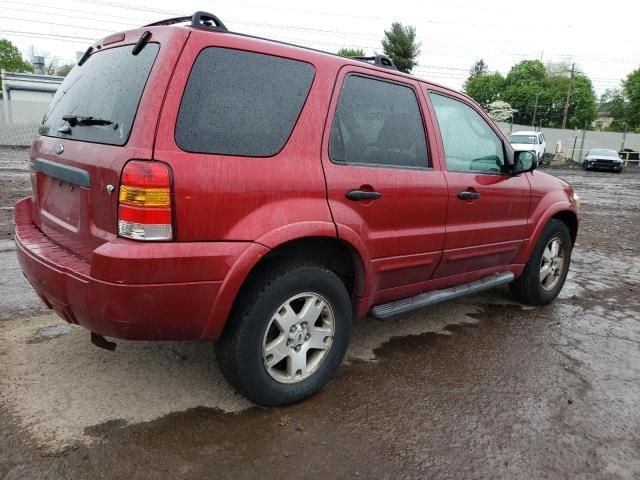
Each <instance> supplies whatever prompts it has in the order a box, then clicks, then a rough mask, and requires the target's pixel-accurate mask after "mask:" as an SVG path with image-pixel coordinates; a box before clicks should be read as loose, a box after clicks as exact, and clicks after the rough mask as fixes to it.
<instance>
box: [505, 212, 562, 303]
mask: <svg viewBox="0 0 640 480" xmlns="http://www.w3.org/2000/svg"><path fill="white" fill-rule="evenodd" d="M555 238H557V239H559V240H560V242H561V248H563V249H564V252H563V255H564V261H563V265H562V268H561V271H560V274H559V276H558V283H557V284H556V285H555V286H554V287H553V288H551V289H549V290H547V289H545V288H544V287H543V283H542V281H541V279H540V267H541V265H542V256H543V253H544V250H545V249H546V248H547V245H548V244H549V243H550V242H551V241H552V239H555ZM571 249H572V245H571V236H570V234H569V228H568V227H567V225H566V224H565V223H564V222H562V221H560V220H556V219H552V220H551V221H550V222H549V223H548V224H547V225H546V226H545V227H544V230H543V231H542V233H541V234H540V238H538V243H536V246H535V248H534V249H533V253H532V254H531V257H530V258H529V261H528V262H527V264H526V266H525V268H524V271H523V272H522V275H520V277H519V278H518V279H517V280H515V281H514V282H513V283H511V284H510V289H511V294H512V295H513V297H514V298H515V299H516V300H517V301H519V302H521V303H525V304H527V305H547V304H549V303H551V302H552V301H553V300H555V298H556V297H557V296H558V294H559V293H560V290H562V287H563V285H564V282H565V280H566V278H567V273H568V272H569V265H570V263H571Z"/></svg>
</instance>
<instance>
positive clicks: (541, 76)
mask: <svg viewBox="0 0 640 480" xmlns="http://www.w3.org/2000/svg"><path fill="white" fill-rule="evenodd" d="M546 79H547V70H546V68H545V66H544V65H543V64H542V62H539V61H538V60H523V61H522V62H520V63H518V64H516V65H514V66H513V67H511V70H510V71H509V73H508V74H507V77H506V79H505V88H504V92H503V95H502V100H504V101H506V102H508V103H509V104H510V105H511V106H512V107H513V108H515V109H516V110H517V112H516V113H515V114H514V115H513V121H514V123H521V124H525V125H526V124H529V125H530V124H531V123H532V121H533V112H534V110H536V117H537V119H536V123H538V119H539V118H540V117H539V116H538V110H540V111H542V110H544V107H543V105H542V103H543V102H542V98H541V95H540V94H541V92H542V91H543V90H544V88H545V81H546ZM536 96H537V97H538V109H536V107H535V104H536ZM541 107H543V108H541Z"/></svg>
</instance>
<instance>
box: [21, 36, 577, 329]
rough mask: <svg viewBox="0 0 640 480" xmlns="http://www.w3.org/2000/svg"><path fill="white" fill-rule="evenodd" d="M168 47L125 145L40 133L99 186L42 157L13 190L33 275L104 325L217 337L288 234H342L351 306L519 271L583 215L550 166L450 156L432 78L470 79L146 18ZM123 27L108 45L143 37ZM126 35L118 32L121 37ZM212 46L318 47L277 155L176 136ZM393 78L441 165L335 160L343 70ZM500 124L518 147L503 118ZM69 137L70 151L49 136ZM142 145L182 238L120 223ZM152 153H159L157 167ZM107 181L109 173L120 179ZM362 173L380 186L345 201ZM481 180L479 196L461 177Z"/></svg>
mask: <svg viewBox="0 0 640 480" xmlns="http://www.w3.org/2000/svg"><path fill="white" fill-rule="evenodd" d="M148 30H150V31H151V32H152V38H151V41H155V42H159V43H160V45H161V47H160V51H159V53H158V58H157V60H156V62H155V64H154V67H153V70H152V73H151V76H150V79H149V82H148V83H147V87H146V89H145V92H144V94H143V96H142V99H141V103H140V107H139V109H138V113H137V116H136V120H135V124H134V127H133V129H132V131H131V136H130V139H129V141H128V143H127V144H126V145H125V146H124V147H115V146H108V145H98V144H94V143H88V142H79V141H73V140H68V139H58V138H49V137H38V138H37V139H36V140H35V142H34V144H33V147H32V150H31V159H32V161H33V160H34V159H35V158H43V159H48V160H52V161H55V162H58V163H64V164H67V165H71V166H74V167H78V168H82V169H84V170H87V171H88V172H89V174H90V176H91V187H90V188H80V187H74V188H73V189H70V188H69V185H64V184H63V185H60V182H59V181H57V180H55V179H52V178H50V177H48V176H46V175H44V174H42V173H33V174H32V180H33V187H34V195H33V197H29V198H27V199H24V200H23V201H21V202H19V203H18V204H17V205H16V211H15V212H16V243H17V245H18V249H17V251H18V257H19V260H20V264H21V266H22V268H23V271H24V272H25V275H26V276H27V278H28V279H29V281H30V282H31V284H32V285H33V286H34V288H35V289H36V291H37V292H38V293H39V294H40V295H41V296H42V297H43V298H44V299H45V300H46V301H47V303H48V304H50V305H51V306H52V307H53V308H54V309H55V310H56V311H57V312H58V313H59V314H60V315H61V316H62V317H63V318H65V319H66V320H67V321H70V322H73V323H79V324H81V325H84V326H85V327H87V328H88V329H90V330H92V331H94V332H96V333H99V334H103V335H109V336H113V337H119V338H136V339H199V338H216V337H217V336H219V335H220V333H221V332H222V329H223V328H224V324H225V322H226V320H227V316H228V313H229V311H230V309H231V307H232V305H233V302H234V299H235V297H236V295H237V293H238V291H239V289H240V287H241V286H242V284H243V282H244V281H245V280H246V278H247V276H248V274H249V273H250V272H251V270H252V269H253V268H254V267H255V266H256V265H257V264H258V263H259V261H260V260H261V259H262V258H263V257H264V256H265V255H266V254H267V253H269V251H270V249H275V248H277V247H278V246H279V245H282V244H284V243H286V242H290V241H295V240H296V239H302V238H308V237H330V238H336V239H339V240H340V241H341V242H343V243H345V244H346V245H348V246H349V247H350V249H351V250H352V251H353V252H354V258H355V261H356V262H357V265H356V273H357V275H356V276H357V280H356V290H355V291H354V295H353V300H354V311H355V312H356V313H357V315H359V316H362V315H364V314H365V313H366V312H367V311H368V310H369V308H370V307H371V306H372V305H374V304H376V303H382V302H387V301H391V300H397V299H400V298H405V297H407V296H411V295H416V294H418V293H421V292H424V291H427V290H431V289H438V288H446V287H449V286H452V285H457V284H460V283H465V282H469V281H473V280H476V279H478V278H482V277H483V276H487V275H489V274H491V273H495V272H500V271H512V272H514V274H515V275H520V273H521V272H522V269H523V265H524V263H525V262H526V261H527V259H528V256H529V255H530V253H531V251H532V249H533V246H534V245H535V241H536V239H537V237H538V235H539V234H540V232H541V230H542V228H543V227H544V225H545V223H546V222H548V221H549V219H550V218H551V217H553V216H554V215H557V214H559V213H560V214H561V213H562V212H570V214H571V215H576V214H577V213H576V209H575V205H574V204H573V202H572V199H571V196H572V193H573V192H572V190H571V189H570V187H568V186H566V185H565V184H563V183H562V182H561V181H560V180H558V179H555V178H553V177H551V176H549V175H546V174H544V173H542V172H539V171H535V172H533V173H528V174H523V175H520V176H515V177H513V176H504V175H478V174H467V173H450V172H447V171H446V167H445V162H444V156H443V155H444V154H443V149H442V144H441V141H440V134H439V131H438V125H437V123H436V122H435V120H434V116H433V111H432V109H431V106H430V104H429V100H428V96H427V95H426V93H427V92H428V91H429V90H434V91H440V92H446V93H447V94H448V95H452V96H455V97H456V98H459V99H461V100H463V101H466V102H468V103H469V104H470V105H472V106H473V107H474V108H476V109H477V110H478V111H479V112H480V113H481V115H483V116H485V118H486V115H484V113H483V112H482V110H481V109H480V108H479V107H478V106H477V105H476V104H475V103H474V102H473V101H472V100H470V99H468V98H467V97H465V96H464V95H461V94H457V93H455V92H452V91H450V90H447V89H444V88H442V87H439V86H436V85H432V84H429V83H425V82H422V81H419V80H417V79H416V78H415V77H413V76H409V75H404V74H401V73H398V72H391V71H389V70H383V69H379V68H377V67H373V66H367V65H363V64H362V63H360V62H355V61H351V60H349V59H344V58H340V57H336V56H332V55H326V54H322V53H318V52H313V51H309V50H305V49H301V48H295V47H290V46H286V45H281V44H277V43H272V42H268V41H264V40H257V39H250V38H245V37H241V36H237V35H232V34H222V33H213V32H206V31H202V30H192V29H189V28H185V27H151V28H149V29H148ZM142 31H143V30H142V29H138V30H134V31H131V32H125V34H124V38H123V39H122V40H121V41H116V42H114V43H111V44H110V45H109V47H107V48H113V47H116V46H121V45H123V44H132V43H134V42H135V41H136V40H137V39H138V37H139V36H140V34H141V33H142ZM113 38H116V37H110V39H111V40H113ZM207 46H224V47H228V48H237V49H243V50H250V51H254V52H262V53H268V54H272V55H280V56H285V57H289V58H293V59H298V60H302V61H305V62H308V63H310V64H311V65H313V66H314V68H315V78H314V81H313V84H312V87H311V91H310V93H309V96H308V98H307V101H306V103H305V105H304V108H303V110H302V113H301V115H300V117H299V119H298V122H297V124H296V126H295V128H294V130H293V132H292V134H291V137H290V138H289V140H288V142H287V144H286V145H285V147H284V148H283V149H282V151H280V152H279V153H278V154H276V155H274V156H273V157H269V158H247V157H234V156H222V155H210V154H193V153H187V152H184V151H181V150H180V149H179V147H178V146H177V145H176V143H175V140H174V130H175V123H176V116H177V112H178V109H179V106H180V101H181V99H182V91H183V89H184V86H185V84H186V82H187V79H188V75H189V72H190V69H191V65H192V64H193V61H194V60H195V58H196V57H197V55H198V53H199V52H200V51H201V50H202V49H203V48H205V47H207ZM349 72H359V73H361V74H367V75H373V76H376V77H379V78H386V79H391V80H393V81H396V82H400V83H403V84H405V85H407V86H408V87H410V88H412V89H413V90H414V91H415V92H416V95H417V97H418V99H419V103H420V107H421V109H422V115H423V119H424V128H425V134H426V136H427V141H428V145H429V157H430V158H429V161H430V165H431V168H429V169H422V170H415V169H414V170H405V169H400V168H374V167H366V166H345V165H337V164H334V163H332V162H331V161H330V159H329V158H328V154H327V151H328V132H329V127H330V125H331V121H332V118H333V112H334V111H335V107H336V102H337V98H338V95H339V92H340V87H341V84H342V80H343V78H344V76H345V75H346V74H347V73H349ZM489 123H490V125H492V127H493V128H494V129H495V131H496V132H497V133H498V135H500V137H501V138H502V139H503V141H504V142H505V145H506V148H511V147H510V146H509V143H508V141H507V139H506V138H505V137H504V135H502V133H500V132H499V130H498V129H497V127H495V125H493V123H491V122H490V121H489ZM59 143H61V144H63V146H64V153H63V154H62V155H56V154H55V153H54V148H55V146H56V145H57V144H59ZM131 159H140V160H159V161H162V162H165V163H166V164H167V165H169V167H170V168H171V172H172V175H173V178H172V183H173V189H174V190H173V203H174V205H175V219H174V222H175V229H176V238H177V241H175V242H158V243H151V242H147V243H145V242H137V241H132V240H126V239H121V238H118V237H117V217H118V208H117V206H118V195H117V192H118V187H119V185H120V181H121V175H122V170H123V167H124V165H125V163H126V162H127V161H129V160H131ZM150 168H153V167H150ZM107 185H113V186H114V192H113V194H111V195H110V194H109V193H108V192H107ZM352 189H363V190H367V189H373V190H376V191H378V192H380V193H382V197H381V198H380V199H378V200H375V201H367V202H364V201H356V202H354V201H350V200H347V199H346V198H345V193H346V192H347V191H349V190H352ZM466 189H473V190H474V191H477V192H479V193H481V198H480V199H478V200H474V201H461V200H460V199H458V198H457V193H458V192H459V191H461V190H466Z"/></svg>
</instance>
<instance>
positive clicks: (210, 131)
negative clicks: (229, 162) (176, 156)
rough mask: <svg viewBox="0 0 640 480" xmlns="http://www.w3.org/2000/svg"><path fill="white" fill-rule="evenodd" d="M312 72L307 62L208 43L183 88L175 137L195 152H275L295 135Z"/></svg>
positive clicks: (252, 154) (242, 153)
mask: <svg viewBox="0 0 640 480" xmlns="http://www.w3.org/2000/svg"><path fill="white" fill-rule="evenodd" d="M313 76H314V70H313V67H312V66H311V65H309V64H308V63H304V62H299V61H296V60H290V59H286V58H280V57H274V56H271V55H263V54H259V53H252V52H244V51H240V50H232V49H226V48H218V47H210V48H206V49H204V50H203V51H202V52H200V54H199V55H198V58H197V59H196V61H195V63H194V65H193V69H192V70H191V74H190V76H189V80H188V82H187V86H186V88H185V91H184V96H183V98H182V103H181V105H180V111H179V113H178V120H177V123H176V132H175V137H176V143H177V144H178V146H179V147H180V148H181V149H183V150H186V151H188V152H195V153H214V154H221V155H240V156H251V157H269V156H272V155H275V154H276V153H278V152H279V151H280V150H281V149H282V147H283V146H284V144H285V142H286V141H287V139H288V138H289V135H291V131H292V130H293V127H294V125H295V124H296V120H297V118H298V116H299V115H300V111H301V110H302V106H303V105H304V102H305V99H306V98H307V95H308V93H309V89H310V88H311V83H312V81H313Z"/></svg>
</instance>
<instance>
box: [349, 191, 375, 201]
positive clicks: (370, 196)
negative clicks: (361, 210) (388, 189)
mask: <svg viewBox="0 0 640 480" xmlns="http://www.w3.org/2000/svg"><path fill="white" fill-rule="evenodd" d="M381 196H382V194H381V193H380V192H367V191H365V190H349V191H348V192H347V198H348V199H349V200H377V199H379V198H380V197H381Z"/></svg>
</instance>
